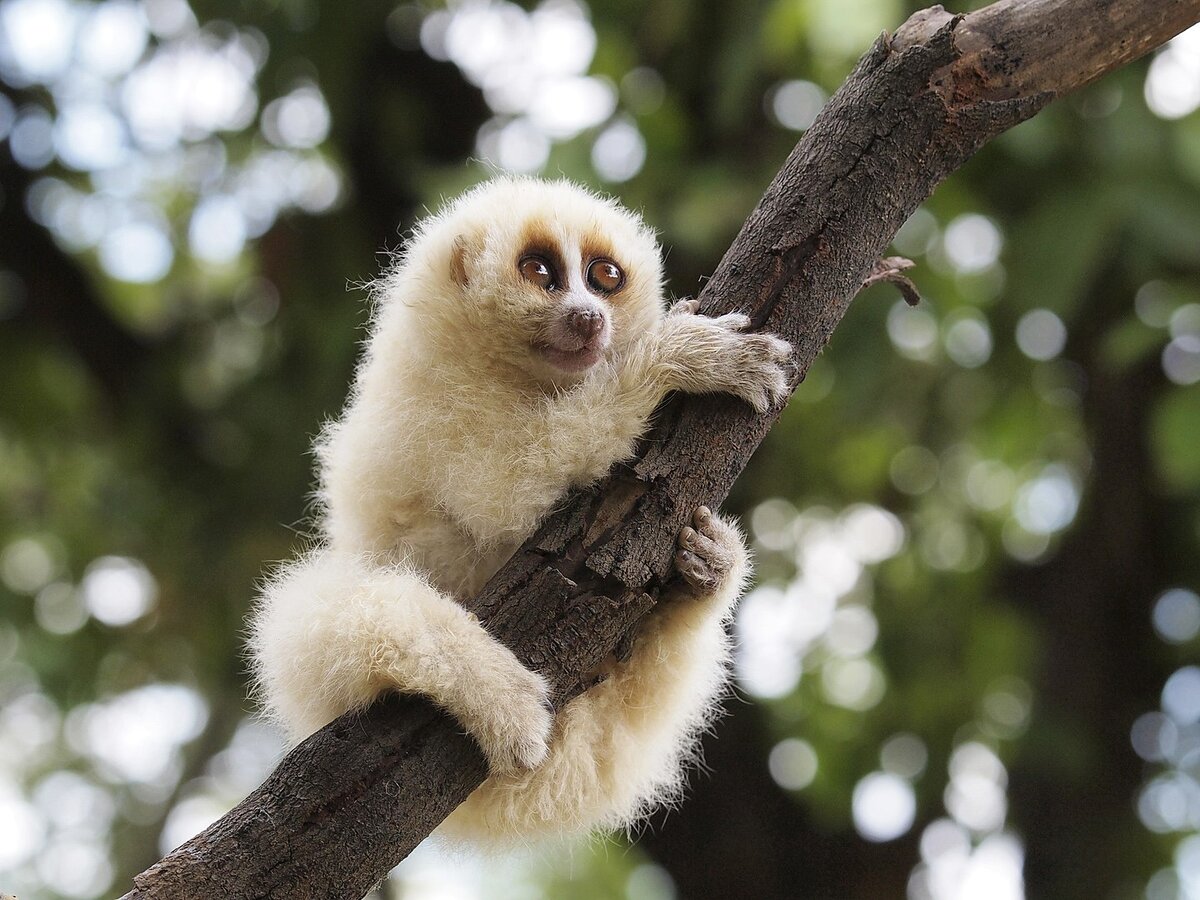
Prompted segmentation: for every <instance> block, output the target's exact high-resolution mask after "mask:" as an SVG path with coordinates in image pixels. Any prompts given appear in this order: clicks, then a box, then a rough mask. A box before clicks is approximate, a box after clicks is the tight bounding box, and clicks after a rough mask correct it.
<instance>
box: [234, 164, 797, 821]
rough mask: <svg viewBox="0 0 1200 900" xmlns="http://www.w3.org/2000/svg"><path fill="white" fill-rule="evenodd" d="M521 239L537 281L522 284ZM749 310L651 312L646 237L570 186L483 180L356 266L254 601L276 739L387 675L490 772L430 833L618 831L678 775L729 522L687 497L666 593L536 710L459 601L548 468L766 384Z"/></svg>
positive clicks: (533, 677)
mask: <svg viewBox="0 0 1200 900" xmlns="http://www.w3.org/2000/svg"><path fill="white" fill-rule="evenodd" d="M531 254H533V255H535V256H536V258H537V259H539V260H547V261H548V263H547V265H548V267H549V269H550V270H551V271H552V275H553V276H554V282H555V283H554V284H551V285H549V286H547V285H546V284H539V283H535V281H532V280H531V277H530V276H529V275H528V273H529V272H531V271H535V270H536V271H535V275H536V273H537V272H540V271H541V270H540V269H537V266H536V265H534V266H533V268H532V269H527V267H526V262H525V261H527V260H528V259H529V258H530V255H531ZM593 259H601V260H610V261H612V262H614V263H615V264H616V265H617V266H618V267H619V269H620V270H621V271H623V281H622V283H621V285H620V287H619V289H617V290H614V291H611V292H606V291H604V290H598V289H597V286H596V284H595V283H594V282H592V283H589V281H588V271H589V269H588V267H589V264H590V262H591V260H593ZM610 280H611V279H610ZM746 325H747V320H746V319H745V317H742V316H723V317H720V318H715V319H710V318H705V317H702V316H698V315H696V314H695V305H694V303H692V302H690V301H685V302H683V303H680V304H676V305H675V307H673V308H672V309H671V310H670V311H669V312H668V311H667V310H665V309H664V304H663V299H662V265H661V258H660V254H659V250H658V246H657V244H656V242H655V240H654V237H653V235H652V233H651V232H650V231H649V230H648V229H647V228H646V227H645V226H644V225H643V224H642V222H641V221H640V220H639V219H638V218H637V217H636V216H635V215H634V214H632V213H630V212H628V211H627V210H625V209H623V208H622V207H620V206H618V205H617V204H616V203H614V202H612V201H610V200H606V199H602V198H599V197H597V196H595V195H593V194H591V193H589V192H587V191H585V190H583V189H581V188H579V187H576V186H574V185H572V184H569V183H566V182H555V183H547V182H542V181H536V180H531V179H498V180H495V181H492V182H490V183H488V184H485V185H483V186H481V187H479V188H477V189H475V190H473V191H471V192H469V193H468V194H466V195H464V196H463V197H461V198H460V199H459V200H457V201H456V202H454V203H452V204H450V205H449V206H448V207H447V208H446V209H445V210H443V211H442V212H441V213H440V214H438V215H436V216H433V217H431V218H430V219H428V220H426V221H425V222H424V223H422V224H421V225H420V226H419V228H418V229H417V232H416V234H415V236H414V238H413V239H412V241H411V242H410V244H409V247H408V249H407V251H406V252H405V253H404V255H403V256H402V258H401V259H400V260H399V261H398V264H397V265H396V267H395V268H394V269H393V270H392V271H391V272H390V273H389V274H387V275H386V276H385V277H384V278H383V279H381V281H380V282H379V283H378V285H377V305H376V309H375V313H374V318H373V322H372V327H371V330H370V337H369V339H368V341H367V345H366V353H365V356H364V359H363V361H362V363H361V365H360V367H359V370H358V373H357V377H356V380H355V385H354V388H353V391H352V394H351V398H350V401H349V403H348V405H347V407H346V410H345V412H344V414H343V415H342V417H341V418H340V419H339V420H338V421H336V422H334V423H332V424H331V425H330V426H329V427H328V428H327V429H326V431H325V433H324V434H323V436H322V437H321V439H320V440H319V441H318V443H317V455H318V459H319V468H320V496H321V501H322V509H323V516H322V521H321V528H322V532H323V539H322V542H321V545H320V547H319V548H318V549H316V550H314V551H313V552H311V553H309V554H308V555H307V556H305V557H304V558H302V559H300V560H299V561H298V562H296V563H294V564H292V565H291V566H289V567H287V568H285V569H283V570H282V571H281V572H279V573H278V574H277V575H276V576H274V577H273V578H272V579H271V580H270V582H269V583H268V584H267V586H266V588H265V590H264V592H263V595H262V598H261V600H260V602H259V604H258V606H257V608H256V610H255V613H254V618H253V623H252V636H251V653H252V656H253V660H254V663H255V668H256V674H257V678H258V686H259V690H260V693H261V696H262V698H263V700H264V702H265V705H266V707H267V709H268V710H269V712H270V713H271V714H272V715H274V716H275V717H276V718H277V719H278V720H279V721H280V722H281V723H282V724H283V725H284V726H285V727H286V728H287V730H288V731H289V733H290V734H291V735H292V736H293V737H294V738H297V739H298V738H300V737H302V736H304V735H306V734H308V733H309V732H311V731H313V730H315V729H316V728H318V727H320V726H322V725H324V724H325V723H327V722H329V721H330V720H331V719H333V718H334V717H336V716H337V715H339V714H341V713H343V712H345V711H347V710H350V709H355V708H360V707H362V706H365V705H366V704H367V703H369V702H370V700H371V699H372V698H373V697H374V696H376V695H377V694H378V693H379V692H381V691H383V690H387V689H395V690H400V691H406V692H416V693H422V694H426V695H428V696H429V697H431V698H432V699H433V700H434V701H435V702H437V703H438V704H439V705H441V706H442V707H443V708H445V709H446V710H447V711H448V712H450V713H451V714H453V715H454V716H455V717H457V719H458V720H459V721H460V723H461V724H462V725H463V727H464V728H465V729H466V730H467V731H468V732H469V733H470V734H471V735H473V736H474V737H475V739H476V740H477V741H478V743H479V745H480V747H481V748H482V750H483V752H484V754H485V756H486V757H487V759H488V762H489V765H490V768H491V773H492V774H491V776H490V777H489V778H488V780H487V781H486V782H485V784H484V785H483V786H482V787H481V788H479V790H478V791H476V792H475V793H474V794H473V795H472V796H471V797H470V798H469V799H468V800H467V802H466V803H464V804H463V805H462V806H461V807H460V808H459V809H458V810H457V811H456V812H455V813H454V814H453V815H452V816H451V817H450V819H449V820H447V822H446V823H445V824H444V825H443V826H442V833H443V834H447V835H449V836H452V837H466V838H472V839H476V840H480V841H483V842H487V843H492V844H496V843H503V842H511V841H516V840H524V839H527V838H529V837H534V836H538V835H561V834H575V833H580V832H586V831H589V830H591V829H593V828H597V827H605V828H610V827H621V826H625V825H629V824H631V823H632V822H633V821H635V820H636V819H637V818H638V817H639V816H641V815H643V814H644V813H645V812H647V811H648V810H649V809H650V808H651V807H653V806H654V805H655V804H656V803H658V802H660V801H662V800H663V799H666V798H670V797H673V796H675V795H677V793H678V791H679V789H680V785H681V778H682V775H681V771H682V768H683V763H684V761H685V760H686V758H687V757H688V756H689V754H691V753H692V752H693V748H694V744H695V738H696V735H697V733H698V731H699V730H700V729H701V728H702V727H703V726H704V724H705V722H706V721H707V720H708V718H709V716H710V714H711V709H712V706H713V703H714V698H715V697H716V696H717V694H718V692H719V691H720V689H721V686H722V684H723V683H724V679H725V663H726V656H727V645H726V637H725V628H724V622H725V619H726V618H727V616H728V615H729V613H730V610H731V609H732V607H733V604H734V603H735V602H736V600H737V597H738V596H739V594H740V593H741V590H742V587H743V584H744V582H745V579H746V577H747V574H748V569H749V567H748V562H747V557H746V551H745V547H744V544H743V542H742V539H741V536H740V535H739V534H738V532H737V531H736V530H735V529H734V528H733V527H732V526H731V525H730V524H729V523H727V522H725V521H723V520H721V519H720V518H719V517H716V516H714V515H711V514H710V513H708V511H707V510H703V509H702V510H699V511H697V514H696V519H695V523H694V524H695V528H685V529H684V530H683V532H682V534H681V535H680V548H679V551H678V554H677V558H676V559H677V565H678V567H679V569H680V571H681V574H682V575H683V576H684V577H683V580H682V587H681V588H680V589H679V591H678V592H677V595H676V596H668V597H664V598H663V601H662V602H661V603H660V604H659V607H658V609H657V611H656V612H655V614H654V615H653V616H652V617H651V619H650V620H649V622H648V624H647V625H646V626H645V628H644V629H643V631H642V632H641V633H640V635H639V636H638V639H637V641H636V642H635V645H634V649H633V652H632V654H631V656H630V658H629V659H628V660H626V661H624V662H622V663H619V664H617V665H615V666H614V668H613V669H612V671H611V673H610V674H609V677H608V678H607V679H606V680H604V681H603V682H601V683H600V684H598V685H596V686H595V687H593V688H591V689H590V690H588V691H587V692H586V693H584V694H583V695H581V696H579V697H577V698H575V699H574V700H572V701H571V702H570V703H568V704H567V705H566V706H565V707H564V708H563V709H562V710H561V711H560V712H559V714H558V716H557V717H554V716H553V714H552V712H551V709H550V707H549V704H548V702H547V685H546V683H545V682H544V680H543V679H542V678H541V676H539V675H538V674H537V673H535V672H531V671H528V670H527V669H525V668H524V667H523V666H522V665H521V663H520V662H519V661H518V660H517V659H516V657H514V656H513V654H512V653H511V652H510V651H509V650H507V649H506V648H505V647H504V646H503V645H501V644H500V643H499V642H497V641H496V640H495V639H494V638H492V637H491V636H490V635H489V634H488V633H487V632H486V631H485V630H484V629H483V628H482V627H481V625H480V624H479V622H478V621H477V620H476V619H475V618H474V617H473V616H472V615H470V614H469V613H467V612H466V611H465V610H464V609H463V608H462V606H460V604H459V603H458V602H457V600H458V599H461V598H464V597H467V596H470V595H471V594H472V593H473V592H475V591H477V590H478V589H479V588H480V587H481V586H482V585H483V584H484V583H485V582H486V581H487V579H488V578H490V577H491V575H492V574H494V573H495V571H496V570H497V569H498V568H499V566H500V565H501V564H503V562H504V561H505V560H506V559H507V558H508V557H509V556H510V555H511V554H512V552H513V551H514V550H515V549H516V547H517V546H519V544H520V543H521V542H522V541H523V540H524V539H525V538H526V537H528V536H529V534H530V533H531V532H532V531H533V529H534V528H535V527H536V526H537V524H538V523H539V521H540V520H541V519H542V518H543V517H544V516H545V515H546V514H547V512H548V511H549V510H550V509H551V508H552V507H553V506H554V504H555V503H556V502H557V501H558V500H559V498H561V497H562V496H563V494H564V493H565V492H566V491H567V490H568V489H569V488H571V487H573V486H576V485H581V484H587V483H589V482H592V481H594V480H595V479H597V478H599V477H600V476H602V475H603V474H604V473H605V472H606V471H607V470H608V469H609V468H610V466H611V465H612V464H613V463H614V462H616V461H617V460H620V459H623V458H626V457H628V456H629V455H630V453H631V450H632V447H633V444H634V441H635V440H636V439H637V438H638V436H639V435H641V434H642V433H643V431H644V430H645V429H646V426H647V421H648V419H649V417H650V415H651V413H652V412H653V410H654V408H655V406H656V405H657V404H658V403H659V401H660V400H662V398H663V397H664V396H665V395H666V393H667V392H668V391H671V390H674V389H680V390H685V391H691V392H709V391H724V392H730V393H734V394H737V395H739V396H741V397H743V398H745V399H746V400H747V401H748V402H751V403H753V404H754V405H755V406H757V407H759V408H764V407H766V406H767V405H768V404H770V403H772V402H775V401H777V400H778V399H779V398H780V397H781V396H782V394H783V392H784V390H785V389H786V382H785V377H784V373H783V369H782V366H783V365H784V364H785V362H786V359H787V356H788V352H789V349H790V348H789V347H788V345H787V344H786V343H784V342H783V341H780V340H779V339H777V338H775V337H772V336H770V335H762V334H746V333H743V331H742V329H743V328H745V326H746Z"/></svg>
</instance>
